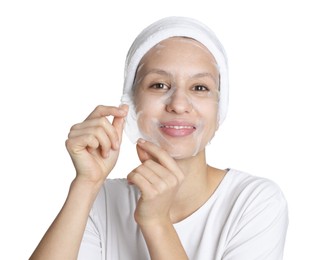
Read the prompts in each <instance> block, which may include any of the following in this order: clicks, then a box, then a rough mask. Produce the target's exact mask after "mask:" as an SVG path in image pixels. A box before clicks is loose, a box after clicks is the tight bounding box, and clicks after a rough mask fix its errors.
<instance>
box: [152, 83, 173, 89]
mask: <svg viewBox="0 0 325 260" xmlns="http://www.w3.org/2000/svg"><path fill="white" fill-rule="evenodd" d="M150 88H151V89H158V90H168V89H170V87H168V86H167V85H166V84H164V83H155V84H153V85H151V86H150Z"/></svg>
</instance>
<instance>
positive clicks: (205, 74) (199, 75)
mask: <svg viewBox="0 0 325 260" xmlns="http://www.w3.org/2000/svg"><path fill="white" fill-rule="evenodd" d="M148 74H159V75H162V76H168V77H172V74H170V73H169V72H167V71H165V70H162V69H151V70H149V71H147V72H146V73H145V74H144V75H143V76H142V77H146V76H147V75H148ZM190 77H191V78H204V77H209V78H211V79H212V80H213V81H214V82H215V83H216V84H218V83H219V77H220V76H219V77H218V78H216V77H214V76H213V75H212V74H211V73H209V72H199V73H195V74H193V75H190Z"/></svg>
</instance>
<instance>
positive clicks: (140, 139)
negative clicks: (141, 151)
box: [138, 138, 146, 144]
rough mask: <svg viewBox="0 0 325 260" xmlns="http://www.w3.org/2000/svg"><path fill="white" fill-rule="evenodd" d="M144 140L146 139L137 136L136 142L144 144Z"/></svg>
mask: <svg viewBox="0 0 325 260" xmlns="http://www.w3.org/2000/svg"><path fill="white" fill-rule="evenodd" d="M145 142H146V140H144V139H142V138H139V139H138V144H144V143H145Z"/></svg>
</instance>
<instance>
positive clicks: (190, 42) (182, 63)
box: [136, 37, 219, 75]
mask: <svg viewBox="0 0 325 260" xmlns="http://www.w3.org/2000/svg"><path fill="white" fill-rule="evenodd" d="M152 67H155V68H156V69H161V68H162V69H165V70H173V69H174V70H175V69H176V71H178V72H181V71H182V72H185V73H187V72H190V71H191V70H195V71H196V70H202V71H200V72H204V71H206V70H207V71H210V72H211V73H213V74H216V75H217V74H219V72H218V66H217V62H216V60H215V58H214V56H213V55H212V54H211V52H210V51H209V50H208V49H207V48H206V47H205V46H204V45H203V44H202V43H200V42H198V41H196V40H194V39H191V38H187V37H171V38H168V39H165V40H163V41H161V42H159V43H158V44H156V45H155V46H154V47H152V48H151V49H150V50H149V51H148V52H147V53H146V54H145V55H144V56H143V57H142V59H141V61H140V63H139V66H138V69H137V73H136V74H138V73H140V74H142V72H144V71H146V70H148V69H149V68H150V69H152Z"/></svg>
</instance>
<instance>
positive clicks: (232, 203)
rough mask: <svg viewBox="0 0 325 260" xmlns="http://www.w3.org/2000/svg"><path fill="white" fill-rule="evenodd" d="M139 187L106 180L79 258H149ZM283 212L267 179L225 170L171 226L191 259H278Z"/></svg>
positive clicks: (279, 194)
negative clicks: (139, 216)
mask: <svg viewBox="0 0 325 260" xmlns="http://www.w3.org/2000/svg"><path fill="white" fill-rule="evenodd" d="M138 198H139V191H138V189H137V188H136V187H135V186H134V185H128V183H127V181H126V180H125V179H108V180H107V181H106V182H105V184H104V185H103V188H102V189H101V191H100V192H99V194H98V196H97V199H96V201H95V202H94V205H93V208H92V210H91V212H90V215H89V220H88V223H87V227H86V230H85V233H84V237H83V241H82V244H81V247H80V251H79V257H78V259H79V260H146V259H150V256H149V253H148V249H147V246H146V243H145V240H144V238H143V236H142V234H141V231H140V229H139V227H138V226H137V224H136V222H135V220H134V216H133V214H134V211H135V208H136V204H137V201H138ZM287 226H288V210H287V203H286V200H285V198H284V196H283V194H282V192H281V190H280V189H279V187H278V186H277V185H276V184H275V183H274V182H272V181H270V180H268V179H265V178H259V177H255V176H252V175H249V174H247V173H243V172H240V171H236V170H234V169H230V170H229V171H228V172H227V174H226V175H225V177H224V179H223V180H222V182H221V183H220V185H219V187H218V188H217V189H216V191H215V192H214V193H213V194H212V196H211V197H210V198H209V199H208V201H207V202H206V203H205V204H204V205H203V206H202V207H201V208H199V209H198V210H197V211H195V212H194V213H193V214H192V215H190V216H189V217H187V218H186V219H184V220H182V221H181V222H178V223H176V224H174V227H175V229H176V231H177V233H178V236H179V238H180V240H181V242H182V245H183V247H184V249H185V251H186V253H187V255H188V257H189V259H191V260H210V259H211V260H212V259H213V260H221V259H222V260H280V259H282V255H283V248H284V243H285V237H286V231H287Z"/></svg>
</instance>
